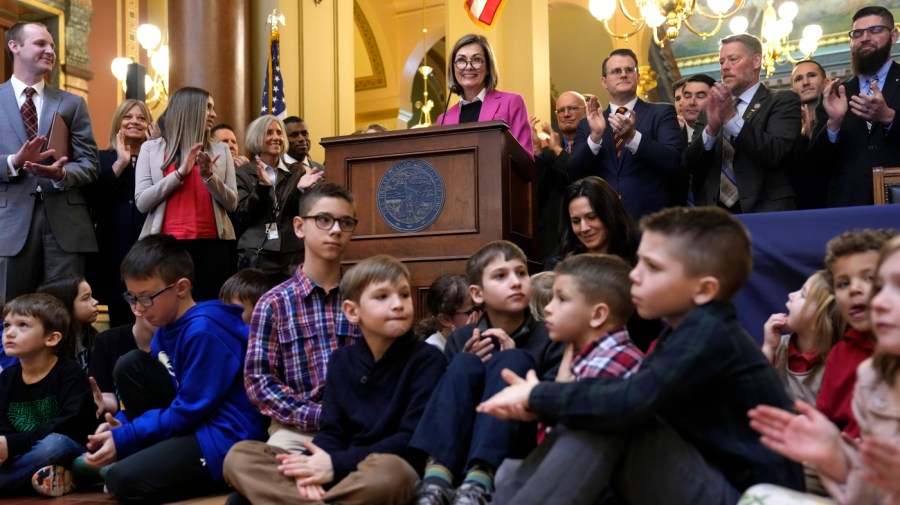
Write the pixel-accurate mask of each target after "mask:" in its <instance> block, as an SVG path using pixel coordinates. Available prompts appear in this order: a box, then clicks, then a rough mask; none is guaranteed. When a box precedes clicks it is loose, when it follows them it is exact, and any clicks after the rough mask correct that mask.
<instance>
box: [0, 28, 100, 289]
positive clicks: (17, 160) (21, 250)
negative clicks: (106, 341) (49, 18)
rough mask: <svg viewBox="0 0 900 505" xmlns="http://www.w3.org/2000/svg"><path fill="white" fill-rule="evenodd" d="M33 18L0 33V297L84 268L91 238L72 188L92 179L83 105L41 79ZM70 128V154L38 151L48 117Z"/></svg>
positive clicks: (43, 68)
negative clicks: (1, 75)
mask: <svg viewBox="0 0 900 505" xmlns="http://www.w3.org/2000/svg"><path fill="white" fill-rule="evenodd" d="M54 48H55V46H54V43H53V38H52V37H51V35H50V32H49V31H47V27H45V26H44V25H42V24H40V23H34V22H21V23H16V24H15V25H13V26H12V27H10V28H9V30H7V32H6V51H7V54H8V55H9V56H10V58H11V59H12V62H13V75H12V77H11V78H10V80H9V81H7V82H5V83H3V84H0V132H3V135H0V298H2V299H4V300H10V299H12V298H14V297H16V296H18V295H20V294H23V293H30V292H32V291H34V290H35V288H37V286H38V285H39V284H40V283H41V282H43V281H45V280H46V279H48V278H51V277H55V276H57V275H62V274H66V273H79V274H83V273H84V256H83V253H87V252H95V251H97V239H96V238H95V236H94V229H93V227H92V226H91V220H90V217H89V215H88V209H87V204H86V202H85V199H84V196H83V195H82V194H81V190H80V189H79V188H81V187H83V186H85V185H87V184H88V183H90V182H92V181H93V180H95V179H96V178H97V175H98V173H99V167H98V165H97V144H96V142H95V141H94V137H93V133H92V129H91V120H90V116H89V115H88V110H87V104H86V103H85V101H84V99H82V98H81V97H79V96H76V95H73V94H71V93H67V92H65V91H60V90H58V89H56V88H54V87H52V86H51V85H50V84H48V83H46V82H44V76H45V75H47V74H48V73H49V72H50V71H51V70H52V69H53V65H54V64H55V63H56V52H55V50H54ZM55 113H59V115H60V117H62V119H63V120H64V121H65V123H66V126H68V128H69V132H70V143H71V152H72V156H71V159H66V158H65V157H64V156H62V154H61V153H56V152H55V151H54V150H44V146H45V144H46V143H47V136H48V134H49V132H50V126H51V123H52V122H53V116H54V114H55ZM53 156H56V157H57V158H58V159H57V160H56V161H53V160H52V159H51V157H53Z"/></svg>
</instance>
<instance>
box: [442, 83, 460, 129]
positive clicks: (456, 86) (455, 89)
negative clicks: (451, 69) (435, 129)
mask: <svg viewBox="0 0 900 505" xmlns="http://www.w3.org/2000/svg"><path fill="white" fill-rule="evenodd" d="M454 93H456V94H457V95H458V94H460V93H462V88H460V87H459V84H454V85H452V86H450V92H449V93H447V103H445V104H444V115H443V116H441V124H440V126H444V120H445V119H447V107H450V97H451V96H453V94H454Z"/></svg>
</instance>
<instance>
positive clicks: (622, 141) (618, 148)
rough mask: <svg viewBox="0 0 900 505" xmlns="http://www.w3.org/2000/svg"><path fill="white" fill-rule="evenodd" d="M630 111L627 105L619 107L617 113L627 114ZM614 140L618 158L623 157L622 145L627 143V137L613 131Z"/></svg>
mask: <svg viewBox="0 0 900 505" xmlns="http://www.w3.org/2000/svg"><path fill="white" fill-rule="evenodd" d="M626 112H628V109H627V108H625V107H619V108H618V109H616V114H625V113H626ZM613 140H615V141H616V158H617V159H618V158H621V157H622V145H623V144H625V139H624V138H622V137H620V136H619V134H618V133H613Z"/></svg>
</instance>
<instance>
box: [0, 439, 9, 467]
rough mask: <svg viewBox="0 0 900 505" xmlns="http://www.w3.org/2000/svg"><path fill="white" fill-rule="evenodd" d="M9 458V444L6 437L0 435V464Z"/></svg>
mask: <svg viewBox="0 0 900 505" xmlns="http://www.w3.org/2000/svg"><path fill="white" fill-rule="evenodd" d="M7 459H9V445H8V444H7V443H6V437H0V465H2V464H3V463H6V460H7Z"/></svg>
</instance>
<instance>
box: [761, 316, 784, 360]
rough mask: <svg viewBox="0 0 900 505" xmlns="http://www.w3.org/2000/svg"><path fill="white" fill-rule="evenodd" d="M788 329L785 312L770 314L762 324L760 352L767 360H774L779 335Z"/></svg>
mask: <svg viewBox="0 0 900 505" xmlns="http://www.w3.org/2000/svg"><path fill="white" fill-rule="evenodd" d="M788 331H789V330H788V327H787V314H782V313H777V314H772V315H771V316H769V319H768V321H766V324H764V325H763V345H762V352H763V354H765V355H766V357H767V358H769V361H775V349H778V346H779V345H780V344H781V335H782V334H784V333H786V332H788Z"/></svg>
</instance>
